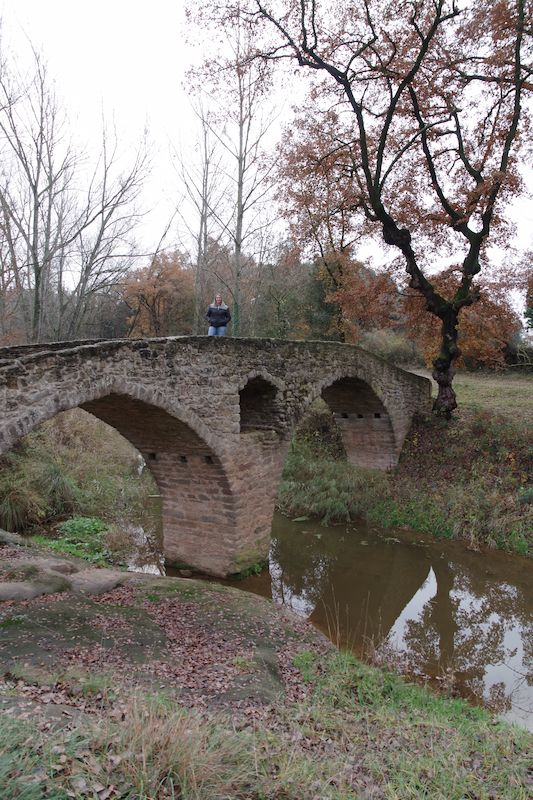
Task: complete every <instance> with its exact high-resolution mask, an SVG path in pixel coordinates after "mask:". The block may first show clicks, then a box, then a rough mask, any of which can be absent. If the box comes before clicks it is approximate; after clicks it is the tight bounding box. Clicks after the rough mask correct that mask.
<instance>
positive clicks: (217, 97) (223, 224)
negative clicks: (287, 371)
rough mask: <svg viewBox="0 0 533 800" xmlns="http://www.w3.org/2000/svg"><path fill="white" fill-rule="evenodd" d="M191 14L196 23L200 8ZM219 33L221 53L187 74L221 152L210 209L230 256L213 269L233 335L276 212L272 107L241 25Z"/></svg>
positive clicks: (265, 79)
mask: <svg viewBox="0 0 533 800" xmlns="http://www.w3.org/2000/svg"><path fill="white" fill-rule="evenodd" d="M197 19H198V21H199V22H201V19H202V14H201V11H200V12H198V14H197ZM225 34H226V39H225V45H224V48H223V50H222V52H219V53H214V54H212V55H210V56H209V58H208V59H206V60H205V62H204V63H203V64H202V66H201V67H200V68H199V69H198V70H196V71H195V74H194V75H192V76H191V83H192V85H195V84H196V86H197V87H199V91H200V93H201V95H202V96H203V97H205V98H206V100H205V103H206V105H207V104H209V107H210V109H211V113H210V114H209V115H206V117H205V122H206V124H207V126H208V128H209V131H210V133H211V135H212V136H213V137H214V138H215V139H216V140H217V141H218V143H219V144H220V146H221V148H222V151H223V155H224V157H223V159H222V160H221V161H220V162H219V173H220V172H222V173H223V174H224V176H225V191H226V198H225V199H226V202H225V203H224V204H220V205H219V207H217V208H216V209H215V208H210V213H211V214H212V216H213V217H214V219H215V220H216V222H217V224H218V226H219V229H220V231H221V233H222V235H223V237H224V238H225V239H226V241H227V242H228V243H229V245H230V246H231V250H232V258H231V263H230V264H229V265H227V264H219V265H216V264H215V265H214V274H215V276H216V278H217V280H218V282H219V283H220V284H221V285H222V286H224V287H225V288H226V290H227V291H228V292H229V294H230V295H231V300H232V306H233V308H232V330H233V333H234V335H235V336H239V335H240V333H241V327H242V319H241V317H242V303H243V299H242V287H243V278H244V272H245V270H246V265H247V264H249V263H251V262H250V259H251V258H253V257H254V256H256V252H255V251H256V250H257V249H258V248H259V246H260V244H259V242H260V239H261V234H262V231H263V230H264V229H265V227H269V226H270V225H272V223H273V221H274V219H275V218H276V216H277V215H276V214H275V213H273V209H274V203H273V197H272V183H271V180H270V174H271V171H272V166H273V160H272V159H271V158H268V157H267V151H268V149H269V145H271V142H270V141H269V139H271V138H272V135H273V127H274V123H275V122H276V120H277V117H278V114H277V113H276V111H275V110H274V108H273V107H272V106H270V107H268V108H267V104H266V102H265V95H266V93H267V91H268V88H269V78H268V73H267V72H266V71H265V69H264V68H263V67H262V65H261V64H260V63H259V62H257V61H253V60H252V59H250V58H249V56H250V39H249V36H248V33H247V31H246V29H245V27H244V26H242V27H239V26H238V25H237V26H236V27H229V28H228V29H227V30H226V31H225ZM268 200H270V203H268ZM267 209H268V213H267ZM228 266H229V272H228Z"/></svg>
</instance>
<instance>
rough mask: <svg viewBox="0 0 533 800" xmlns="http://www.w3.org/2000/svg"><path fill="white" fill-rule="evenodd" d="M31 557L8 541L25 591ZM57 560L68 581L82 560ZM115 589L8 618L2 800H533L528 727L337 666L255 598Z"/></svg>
mask: <svg viewBox="0 0 533 800" xmlns="http://www.w3.org/2000/svg"><path fill="white" fill-rule="evenodd" d="M36 554H37V555H38V557H41V556H42V553H41V551H40V549H39V548H37V549H36V548H29V547H20V546H19V545H17V544H13V543H9V544H6V545H5V546H4V547H3V548H2V556H3V561H4V563H7V562H8V561H9V562H10V564H11V573H9V574H8V577H11V578H12V577H13V574H16V575H17V577H18V578H19V579H20V578H21V577H22V578H24V574H25V578H24V580H25V581H26V582H27V583H28V582H29V583H32V582H34V581H35V580H36V579H37V575H36V572H35V570H30V572H29V573H28V569H27V567H28V566H31V560H32V559H34V558H35V556H36ZM39 554H40V555H39ZM54 557H56V556H54ZM60 561H61V562H62V564H63V567H61V564H60V563H59V562H57V557H56V562H57V563H56V564H55V569H56V571H58V569H59V571H58V574H59V575H63V576H64V577H65V578H66V581H67V582H68V581H70V583H71V584H72V576H75V575H76V574H77V572H76V571H79V570H80V568H81V567H82V566H83V564H80V562H78V561H77V560H75V559H72V558H68V557H64V558H62V559H60ZM24 566H26V569H24ZM85 566H86V565H85ZM49 568H50V565H49ZM17 569H18V572H17ZM92 572H93V573H99V572H105V570H98V569H94V568H92ZM4 580H5V577H4ZM114 580H116V581H117V583H118V585H116V584H115V588H109V587H104V588H102V587H101V589H100V591H98V589H97V588H96V587H97V585H98V582H97V581H94V580H93V581H92V583H91V586H92V589H91V590H90V591H80V590H79V588H78V589H76V588H75V587H72V586H71V588H66V587H65V586H63V589H64V590H63V591H61V592H58V591H55V592H53V593H52V594H48V595H46V596H45V597H41V598H35V599H30V600H24V601H21V600H18V601H15V600H13V601H10V602H7V603H4V604H3V605H2V606H1V607H0V672H1V674H2V676H3V677H2V680H1V682H0V794H1V796H2V798H3V799H4V800H15V798H17V800H20V798H21V797H24V798H25V800H34V799H35V800H37V798H42V797H50V798H51V797H53V798H57V800H60V799H62V798H67V797H76V798H99V800H108V798H123V799H124V800H125V799H126V798H130V799H131V800H133V798H136V800H152V798H153V800H155V799H156V798H157V799H158V800H159V798H166V797H168V798H171V797H182V798H187V799H188V800H224V798H228V800H229V798H236V799H237V800H239V798H241V799H242V800H245V799H246V800H302V799H303V798H306V799H307V798H321V799H322V798H323V799H324V800H346V798H348V797H357V798H361V799H363V798H365V799H367V798H368V799H370V798H372V800H378V799H379V800H381V799H383V800H385V799H387V800H394V799H395V798H397V799H398V800H400V798H401V799H402V800H404V798H410V797H411V798H417V797H422V796H424V797H426V796H428V797H432V798H435V800H460V798H464V797H466V796H472V797H474V796H475V797H479V798H487V799H488V798H489V797H491V796H492V797H498V798H501V800H526V798H527V797H528V796H529V795H530V793H531V789H532V786H533V784H532V782H531V779H532V776H531V774H530V773H528V767H529V766H530V764H531V749H532V743H533V739H532V737H531V735H529V734H527V733H526V732H525V731H521V730H519V729H517V728H513V727H510V726H508V725H505V724H503V723H496V722H495V720H494V718H492V717H491V716H490V715H489V714H488V713H487V712H485V711H483V710H482V709H478V708H472V707H470V706H469V705H467V704H466V703H465V702H463V701H461V700H450V699H447V698H444V697H439V696H435V695H434V694H432V693H430V692H429V691H427V690H425V689H424V688H421V687H417V686H413V685H411V684H409V683H408V682H406V681H404V680H402V679H401V678H398V677H396V676H394V675H392V674H390V673H388V672H384V671H381V670H378V669H375V668H370V667H366V666H364V665H362V664H361V663H359V662H358V661H357V660H356V659H354V658H353V657H352V656H350V655H347V654H340V653H338V652H337V651H336V650H335V649H334V648H333V647H332V646H331V645H330V644H329V643H328V642H327V641H326V640H325V639H324V638H323V637H322V636H321V635H320V634H319V633H318V632H317V631H315V630H314V629H313V628H312V627H311V626H310V625H308V624H307V623H306V622H305V621H303V620H301V619H298V618H296V617H294V616H293V615H291V614H287V613H286V612H283V611H282V610H281V609H279V608H277V607H276V606H274V605H273V604H272V603H270V602H267V601H265V600H263V599H261V598H259V597H255V596H252V595H249V594H246V593H243V592H239V591H237V590H235V589H231V588H228V587H222V586H220V585H216V584H206V583H202V582H199V581H195V580H189V579H180V578H156V577H153V576H140V575H131V574H128V573H122V574H120V573H117V574H116V575H115V577H114ZM86 585H87V584H86Z"/></svg>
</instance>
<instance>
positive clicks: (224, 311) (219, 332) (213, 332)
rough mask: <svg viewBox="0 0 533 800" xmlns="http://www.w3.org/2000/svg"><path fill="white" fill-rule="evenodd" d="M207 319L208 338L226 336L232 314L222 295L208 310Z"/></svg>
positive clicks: (218, 296)
mask: <svg viewBox="0 0 533 800" xmlns="http://www.w3.org/2000/svg"><path fill="white" fill-rule="evenodd" d="M206 317H207V320H208V322H209V330H208V331H207V335H208V336H225V335H226V327H227V325H228V322H229V321H230V319H231V313H230V310H229V308H228V306H227V305H226V304H225V303H223V302H222V296H221V295H219V294H217V295H216V297H215V300H214V302H213V303H211V305H210V306H209V308H208V309H207V314H206Z"/></svg>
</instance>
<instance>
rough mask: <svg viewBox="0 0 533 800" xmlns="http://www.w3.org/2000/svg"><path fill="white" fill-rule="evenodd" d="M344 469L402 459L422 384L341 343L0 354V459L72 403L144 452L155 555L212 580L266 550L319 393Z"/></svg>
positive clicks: (224, 343)
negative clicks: (335, 428) (286, 469)
mask: <svg viewBox="0 0 533 800" xmlns="http://www.w3.org/2000/svg"><path fill="white" fill-rule="evenodd" d="M320 396H323V397H324V399H325V400H326V402H327V403H328V404H329V406H330V408H331V409H332V411H333V413H334V414H335V416H336V419H337V424H338V425H339V428H340V431H341V435H342V436H343V440H344V443H345V447H346V450H347V453H348V455H349V457H350V460H351V461H353V462H354V463H360V464H365V465H366V466H375V467H379V468H388V467H391V466H394V465H395V464H396V463H397V460H398V457H399V454H400V451H401V447H402V445H403V441H404V439H405V436H406V434H407V431H408V429H409V426H410V424H411V420H412V417H413V415H414V414H415V413H416V412H417V411H420V410H425V409H427V408H428V407H429V401H430V384H429V381H427V380H426V379H425V378H420V377H419V376H416V375H412V374H410V373H406V372H403V371H402V370H399V369H397V368H395V367H393V366H391V365H390V364H387V363H386V362H385V361H383V360H382V359H379V358H376V357H374V356H372V355H370V354H369V353H366V352H365V351H364V350H361V349H360V348H357V347H353V346H350V345H339V344H334V343H331V342H286V341H275V340H270V339H267V340H261V339H222V338H218V337H171V338H165V339H140V340H112V341H97V342H75V343H68V342H66V343H55V344H53V345H38V346H28V347H16V348H4V349H0V453H2V452H4V451H5V450H8V449H9V448H10V447H12V446H13V444H14V443H15V442H16V441H17V440H18V439H20V438H21V437H22V436H24V435H25V434H26V433H28V432H29V431H30V430H32V429H33V428H34V427H36V426H37V425H38V424H40V423H41V422H43V421H45V420H46V419H49V418H50V417H52V416H54V415H55V414H57V413H58V412H59V411H62V410H66V409H69V408H74V407H76V406H81V407H82V408H84V409H85V410H87V411H89V412H90V413H92V414H94V415H95V416H97V417H99V418H100V419H103V420H104V421H105V422H107V423H108V424H110V425H112V426H113V427H115V428H116V429H117V430H118V431H119V432H120V433H121V434H122V435H123V436H125V437H126V438H127V439H129V441H130V442H131V443H132V444H133V445H134V446H135V447H136V448H137V449H138V450H139V451H140V452H141V453H142V454H143V456H144V458H145V459H146V461H147V463H148V465H149V467H150V469H151V471H152V473H153V474H154V477H155V479H156V481H157V483H158V485H159V487H160V491H161V494H162V505H163V537H164V553H165V556H166V558H167V560H169V561H171V562H173V561H174V562H175V561H179V562H185V563H188V564H190V565H192V566H194V567H196V568H198V569H201V570H204V571H206V572H209V573H212V574H215V575H227V574H231V573H234V572H238V571H240V570H242V569H245V568H246V567H248V566H250V565H252V564H254V563H256V562H257V561H260V560H263V559H265V558H266V557H267V555H268V548H269V543H270V527H271V521H272V514H273V510H274V503H275V497H276V493H277V487H278V483H279V480H280V476H281V471H282V468H283V463H284V460H285V456H286V452H287V448H288V445H289V441H290V436H291V432H292V430H293V429H294V426H295V425H296V424H297V423H298V421H299V420H300V419H301V417H302V415H303V414H304V413H305V410H306V408H307V407H308V405H309V404H310V402H312V401H313V400H314V399H316V398H317V397H320Z"/></svg>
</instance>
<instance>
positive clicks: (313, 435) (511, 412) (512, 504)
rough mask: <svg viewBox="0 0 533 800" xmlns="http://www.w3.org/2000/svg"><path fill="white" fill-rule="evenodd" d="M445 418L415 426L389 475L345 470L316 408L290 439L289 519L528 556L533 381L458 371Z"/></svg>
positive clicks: (532, 530) (284, 500) (283, 495)
mask: <svg viewBox="0 0 533 800" xmlns="http://www.w3.org/2000/svg"><path fill="white" fill-rule="evenodd" d="M456 386H457V390H458V395H459V401H460V410H459V411H458V412H457V413H456V415H454V418H453V419H452V420H451V421H450V422H446V421H444V420H441V419H438V418H436V417H434V416H433V415H427V416H424V417H420V418H418V419H417V420H415V422H414V424H413V426H412V428H411V431H410V433H409V435H408V437H407V439H406V442H405V445H404V449H403V452H402V456H401V459H400V463H399V465H398V467H397V468H396V469H394V470H393V471H391V472H390V473H388V474H385V473H380V472H376V471H374V470H365V469H361V468H358V467H354V466H351V465H347V464H346V463H345V462H344V461H343V460H342V458H341V457H340V451H341V449H342V445H341V444H340V442H339V438H338V434H337V431H336V428H335V426H334V423H333V421H332V418H331V415H330V414H329V412H328V410H327V409H326V408H325V407H323V406H318V407H316V408H315V410H314V412H313V414H312V415H311V416H310V417H309V418H308V419H307V420H306V421H305V423H304V424H303V425H302V426H301V427H300V429H299V431H298V432H297V435H296V436H295V438H294V441H293V444H292V447H291V451H290V453H289V457H288V459H287V463H286V466H285V470H284V474H283V481H282V485H281V488H280V492H279V506H280V509H281V510H282V511H284V512H285V513H287V514H289V515H291V516H298V515H301V514H311V515H313V516H319V517H321V518H322V519H323V520H324V522H325V523H328V522H334V521H345V520H347V519H350V518H354V517H357V516H364V517H366V518H367V519H369V520H371V521H373V522H376V523H379V524H381V525H385V526H402V525H405V526H409V527H411V528H414V529H416V530H420V531H425V532H428V533H432V534H434V535H436V536H442V537H447V538H460V539H464V540H465V541H466V542H467V543H468V544H469V546H471V547H480V546H482V545H488V546H489V547H498V548H501V549H504V550H509V551H514V552H517V553H520V554H522V555H528V554H531V553H532V552H533V487H532V485H531V466H532V463H533V428H532V425H531V421H532V417H533V410H532V404H531V400H530V398H531V392H532V389H533V380H532V379H531V378H527V377H526V378H519V377H516V376H506V375H497V376H496V375H492V376H478V375H475V374H462V375H460V376H458V378H457V379H456Z"/></svg>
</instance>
